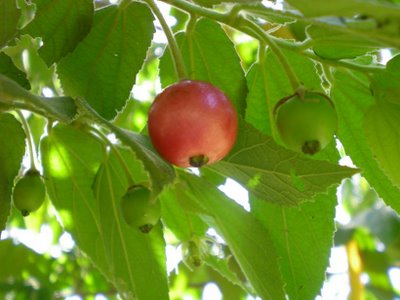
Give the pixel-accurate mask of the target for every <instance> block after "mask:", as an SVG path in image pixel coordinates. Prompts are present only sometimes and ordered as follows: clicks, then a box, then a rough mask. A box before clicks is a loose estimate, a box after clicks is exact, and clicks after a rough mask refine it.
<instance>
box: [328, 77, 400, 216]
mask: <svg viewBox="0 0 400 300" xmlns="http://www.w3.org/2000/svg"><path fill="white" fill-rule="evenodd" d="M334 79H335V81H334V82H332V84H333V87H332V91H331V96H332V99H333V100H334V102H335V105H336V110H337V113H338V115H339V124H340V125H339V131H338V133H337V136H338V138H339V140H340V141H341V143H342V144H343V146H344V149H345V151H346V153H347V154H348V155H349V156H350V157H351V159H352V161H353V163H354V164H355V165H356V166H358V167H360V168H361V170H362V175H363V176H364V177H365V178H366V179H367V180H368V182H369V183H370V184H371V186H372V187H373V188H374V189H375V190H376V191H377V192H378V194H379V196H380V197H382V198H383V199H384V201H385V202H386V204H387V205H389V206H391V207H392V208H393V209H395V210H396V211H397V212H398V213H400V203H399V201H397V199H398V196H399V194H400V189H398V188H397V187H395V186H394V185H393V184H392V182H391V181H390V180H389V178H388V177H387V176H386V175H385V173H384V172H383V171H382V169H381V168H380V167H379V165H378V163H377V161H376V160H374V159H373V153H372V151H371V149H370V147H369V145H368V142H367V138H366V136H365V133H364V128H363V124H364V114H365V112H366V111H367V109H368V107H369V106H370V105H372V104H373V103H374V98H373V97H372V95H371V92H370V89H369V81H368V79H367V78H366V77H365V76H364V75H363V74H361V73H358V72H357V73H356V72H351V71H347V72H344V71H338V70H337V71H336V72H335V73H334Z"/></svg>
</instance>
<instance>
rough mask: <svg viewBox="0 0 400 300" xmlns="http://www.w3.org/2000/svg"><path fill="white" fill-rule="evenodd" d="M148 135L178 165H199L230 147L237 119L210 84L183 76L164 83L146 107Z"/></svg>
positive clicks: (223, 95) (233, 139) (168, 159)
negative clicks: (180, 78)
mask: <svg viewBox="0 0 400 300" xmlns="http://www.w3.org/2000/svg"><path fill="white" fill-rule="evenodd" d="M148 125H149V135H150V139H151V141H152V143H153V145H154V147H155V148H156V150H157V151H158V152H159V154H160V155H161V156H162V157H163V158H164V159H165V160H167V161H169V162H170V163H172V164H174V165H176V166H178V167H201V166H203V165H206V164H212V163H214V162H217V161H219V160H221V159H222V158H224V156H225V155H227V154H228V152H229V151H230V150H231V149H232V147H233V145H234V143H235V139H236V135H237V131H238V119H237V114H236V111H235V108H234V107H233V105H232V103H231V102H230V100H229V99H228V98H227V96H225V94H224V93H223V92H222V91H221V90H219V89H218V88H216V87H215V86H213V85H212V84H210V83H208V82H204V81H198V80H183V81H180V82H178V83H175V84H173V85H170V86H169V87H167V88H166V89H165V90H164V91H163V92H161V93H160V94H159V95H157V97H156V98H155V100H154V102H153V104H152V106H151V107H150V111H149V120H148Z"/></svg>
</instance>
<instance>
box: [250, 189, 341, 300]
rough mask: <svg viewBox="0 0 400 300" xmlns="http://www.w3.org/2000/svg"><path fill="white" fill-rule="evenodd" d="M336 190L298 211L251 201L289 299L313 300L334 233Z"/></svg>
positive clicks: (301, 206) (320, 196)
mask: <svg viewBox="0 0 400 300" xmlns="http://www.w3.org/2000/svg"><path fill="white" fill-rule="evenodd" d="M335 206H336V189H334V188H331V189H330V191H329V194H328V195H318V196H317V197H315V201H313V202H307V203H304V204H301V205H300V206H298V207H279V206H276V205H273V204H271V203H268V202H266V201H262V200H259V199H251V211H252V212H253V211H254V214H255V215H256V217H257V218H258V219H259V220H260V222H261V223H262V224H264V226H265V227H266V228H267V230H268V231H269V232H270V234H271V238H272V240H273V241H274V245H275V247H276V251H277V253H279V257H280V258H281V259H280V260H279V262H280V270H281V272H282V276H283V278H284V281H285V282H286V286H285V291H286V293H287V294H288V298H289V299H298V300H306V299H315V297H316V296H317V295H318V293H319V292H320V289H321V286H322V284H323V282H324V280H325V270H326V268H327V266H328V263H329V255H330V250H331V247H332V246H333V235H334V232H335V221H334V217H335Z"/></svg>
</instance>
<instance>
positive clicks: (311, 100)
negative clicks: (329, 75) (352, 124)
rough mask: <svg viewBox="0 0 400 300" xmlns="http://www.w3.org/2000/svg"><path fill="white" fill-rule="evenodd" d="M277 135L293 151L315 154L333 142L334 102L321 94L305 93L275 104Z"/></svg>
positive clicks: (335, 118)
mask: <svg viewBox="0 0 400 300" xmlns="http://www.w3.org/2000/svg"><path fill="white" fill-rule="evenodd" d="M274 114H275V120H276V124H277V128H278V131H279V134H280V136H281V138H282V141H283V142H284V143H285V145H286V146H287V147H288V148H289V149H291V150H294V151H298V152H303V153H306V154H315V153H317V152H318V151H320V150H321V149H323V148H325V147H326V146H327V145H328V144H329V142H330V141H331V140H332V138H333V135H334V133H335V131H336V128H337V122H338V120H337V114H336V110H335V107H334V105H333V102H332V101H331V100H330V99H329V98H328V97H327V96H326V95H324V94H321V93H317V92H305V94H304V96H303V97H300V96H299V95H298V94H294V95H292V96H290V97H287V98H284V99H282V100H281V101H279V102H278V104H277V105H276V106H275V109H274Z"/></svg>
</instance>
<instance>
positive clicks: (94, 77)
mask: <svg viewBox="0 0 400 300" xmlns="http://www.w3.org/2000/svg"><path fill="white" fill-rule="evenodd" d="M153 32H154V26H153V16H152V14H151V12H150V10H149V8H148V7H147V6H146V5H144V4H142V3H138V2H130V1H125V2H123V3H122V4H121V5H120V6H115V5H111V6H107V7H105V8H103V9H100V10H98V11H96V13H95V15H94V21H93V26H92V29H91V31H90V32H89V34H88V35H87V36H86V37H85V39H84V40H83V41H82V42H81V43H80V44H79V45H78V46H77V47H76V48H75V50H74V51H73V52H72V53H70V54H69V55H68V56H66V57H65V58H64V59H62V60H61V61H60V63H59V65H58V69H57V70H58V74H59V76H60V79H61V83H62V86H63V88H64V90H65V92H66V93H67V94H68V95H70V96H72V97H82V98H84V99H85V100H86V101H87V102H89V103H90V105H91V106H92V107H93V108H94V109H95V110H96V111H97V112H98V113H99V114H100V115H102V116H103V117H105V118H106V119H112V118H114V117H115V116H116V114H117V112H118V111H119V110H121V109H122V108H123V107H124V105H125V102H126V100H127V99H128V98H129V94H130V92H131V89H132V86H133V84H134V83H135V76H136V73H137V72H138V71H139V69H140V67H141V66H142V64H143V61H144V59H145V57H146V52H147V48H148V47H149V46H150V42H151V39H152V36H153Z"/></svg>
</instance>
